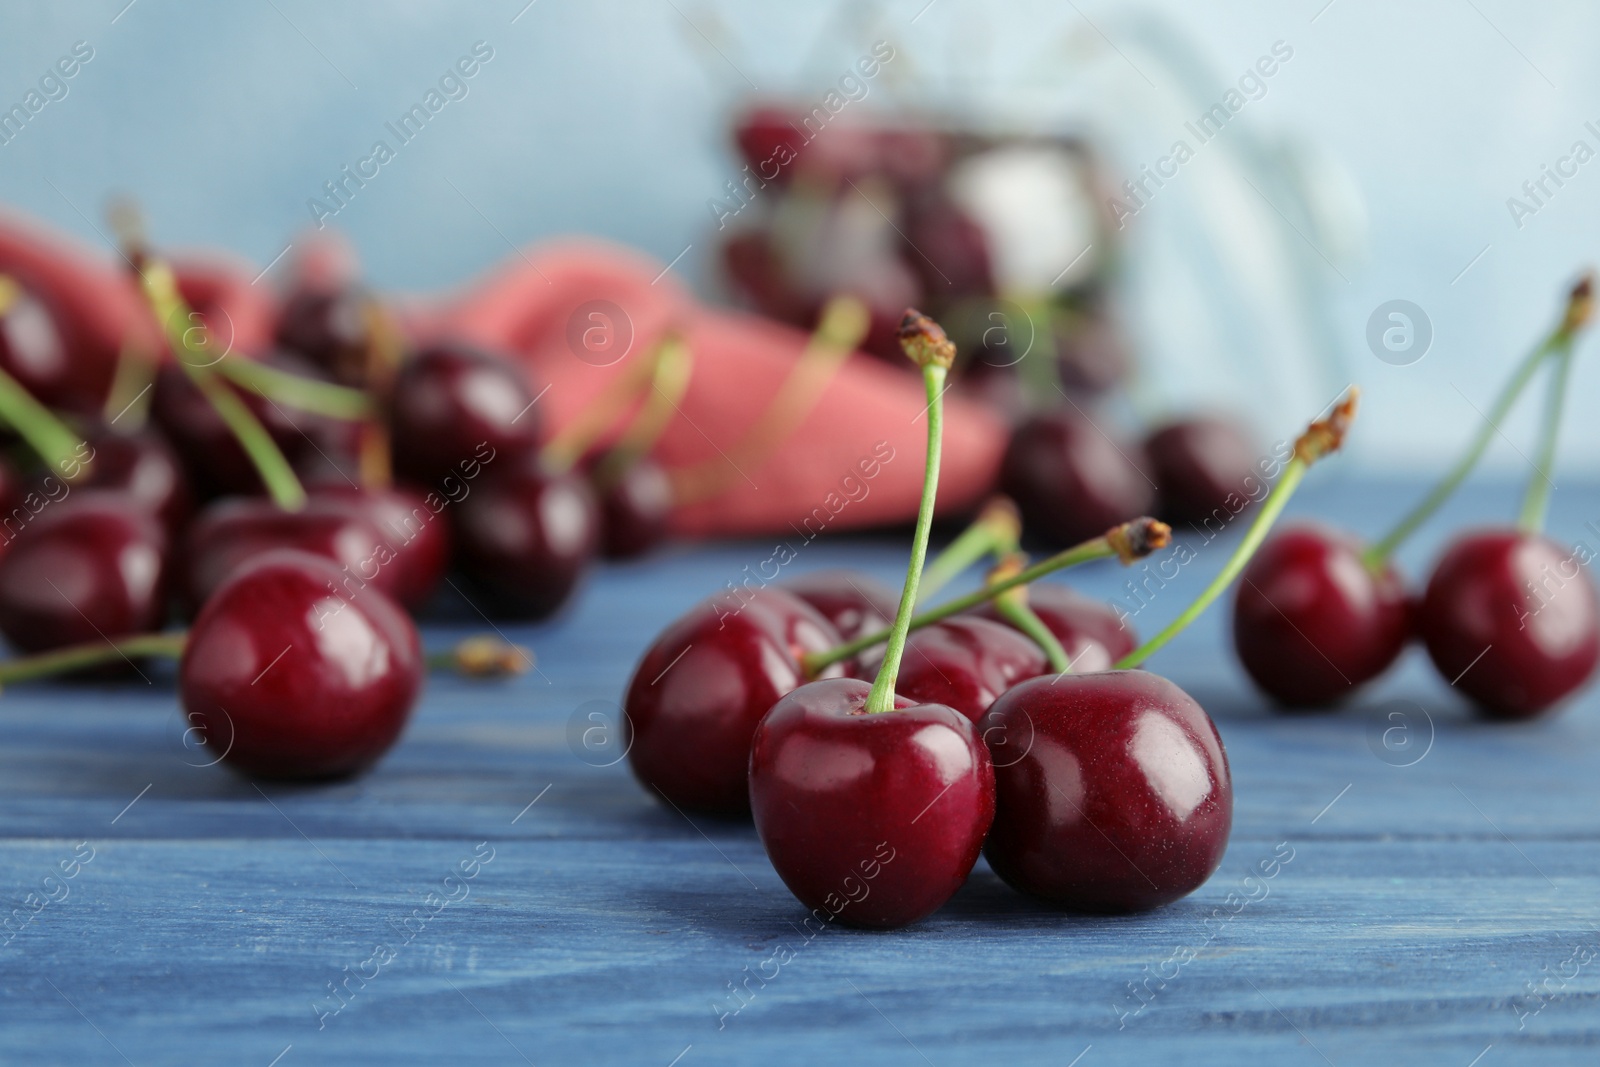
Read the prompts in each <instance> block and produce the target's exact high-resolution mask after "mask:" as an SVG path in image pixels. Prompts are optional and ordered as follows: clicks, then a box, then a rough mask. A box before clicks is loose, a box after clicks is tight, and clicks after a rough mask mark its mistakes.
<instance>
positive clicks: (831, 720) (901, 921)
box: [750, 678, 995, 929]
mask: <svg viewBox="0 0 1600 1067" xmlns="http://www.w3.org/2000/svg"><path fill="white" fill-rule="evenodd" d="M871 688H872V686H871V683H869V682H866V681H864V680H862V679H859V678H835V679H829V680H825V681H818V682H811V683H809V684H807V685H803V686H801V687H800V688H798V689H796V690H794V692H792V693H789V694H788V695H787V696H785V697H783V698H782V699H781V700H779V701H778V702H777V703H776V704H774V705H773V707H772V710H771V711H769V712H768V713H767V715H766V717H765V718H763V719H762V720H761V725H760V726H759V727H758V728H757V730H756V734H755V738H754V740H753V741H752V743H751V747H750V807H751V810H752V812H753V814H754V816H755V823H756V830H757V831H758V832H759V833H760V834H761V843H762V844H763V845H765V846H766V849H767V856H768V857H769V858H770V859H771V860H772V866H773V867H774V868H776V869H777V872H778V875H779V877H781V878H782V879H783V882H784V884H785V885H787V886H788V887H789V889H790V891H791V892H793V893H794V895H795V896H796V897H798V898H799V899H800V902H801V903H802V904H804V905H805V906H806V907H808V908H811V909H813V910H814V913H815V914H817V915H818V917H819V918H822V917H823V913H824V912H825V913H826V914H827V916H829V917H832V918H837V919H838V920H839V921H840V922H843V923H847V924H849V925H851V926H864V927H869V928H875V929H888V928H893V927H897V926H905V925H907V924H908V923H914V922H916V921H917V920H918V919H922V918H924V917H926V916H928V915H930V914H932V913H933V912H934V911H936V910H937V909H938V908H939V907H940V905H942V904H944V902H945V901H947V900H949V899H950V898H951V897H952V896H953V895H955V892H956V890H958V889H960V888H961V886H962V884H963V883H964V882H966V880H967V875H969V874H971V873H972V865H973V864H974V863H976V862H977V861H978V853H979V852H980V851H982V849H983V838H984V835H985V834H986V833H988V832H989V825H990V823H991V822H992V821H993V820H994V815H995V791H994V786H995V779H994V770H993V768H992V767H991V765H990V760H989V752H988V749H987V748H986V747H985V746H984V743H983V739H982V738H981V737H980V736H979V735H978V730H977V728H976V727H975V726H974V725H973V723H972V721H971V720H970V719H968V718H967V717H966V716H964V715H962V714H961V713H960V712H958V711H956V710H954V709H953V708H947V707H945V706H943V705H941V704H919V703H916V702H915V701H912V700H909V699H906V698H904V697H897V698H896V700H895V710H894V711H886V712H881V713H879V714H868V713H867V712H866V710H865V705H866V700H867V693H868V692H869V691H870V690H871Z"/></svg>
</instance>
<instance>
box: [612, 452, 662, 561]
mask: <svg viewBox="0 0 1600 1067" xmlns="http://www.w3.org/2000/svg"><path fill="white" fill-rule="evenodd" d="M593 484H594V490H595V495H596V497H597V498H598V500H599V505H600V551H601V554H602V555H604V556H605V557H606V558H607V559H633V558H635V557H637V556H642V555H644V554H645V553H646V552H648V551H650V550H651V549H652V548H655V547H656V546H657V545H659V544H660V543H661V542H662V541H665V540H666V539H667V528H668V523H669V520H670V519H671V518H672V505H673V499H672V480H671V479H670V478H668V477H667V472H666V470H665V469H663V468H662V466H661V464H659V463H657V462H656V461H655V460H653V459H651V458H650V457H649V456H640V457H639V458H638V459H636V460H634V461H633V462H632V463H629V464H628V465H627V466H626V467H624V468H622V471H621V472H620V473H619V474H616V475H614V476H612V477H610V478H609V479H608V480H605V481H602V480H599V479H595V480H594V482H593Z"/></svg>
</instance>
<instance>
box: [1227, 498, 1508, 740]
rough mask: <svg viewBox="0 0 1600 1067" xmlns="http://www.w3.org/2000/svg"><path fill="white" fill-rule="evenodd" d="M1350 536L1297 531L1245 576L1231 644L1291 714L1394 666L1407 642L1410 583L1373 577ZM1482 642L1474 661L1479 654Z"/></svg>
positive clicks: (1266, 550)
mask: <svg viewBox="0 0 1600 1067" xmlns="http://www.w3.org/2000/svg"><path fill="white" fill-rule="evenodd" d="M1361 551H1362V546H1361V544H1360V543H1359V542H1358V541H1357V540H1356V539H1355V538H1353V537H1351V536H1349V535H1348V534H1345V533H1342V532H1340V531H1337V530H1330V529H1328V528H1326V527H1322V526H1312V525H1301V526H1292V527H1289V528H1288V529H1285V530H1284V531H1283V532H1281V533H1279V534H1276V535H1274V536H1273V537H1271V538H1270V539H1268V541H1267V543H1266V544H1264V545H1262V546H1261V549H1260V551H1258V552H1257V553H1256V555H1255V557H1254V558H1253V559H1251V561H1250V564H1249V565H1248V566H1247V567H1246V568H1245V569H1244V573H1243V574H1242V575H1241V576H1240V578H1239V590H1238V592H1237V593H1236V594H1235V595H1234V608H1233V645H1234V649H1235V650H1236V651H1237V652H1238V655H1239V662H1240V663H1241V664H1243V665H1244V669H1245V671H1246V672H1248V673H1249V675H1250V677H1251V679H1252V680H1254V681H1255V683H1256V685H1258V686H1260V687H1261V689H1262V690H1263V691H1264V692H1265V693H1266V694H1267V695H1268V696H1270V697H1272V698H1273V699H1275V700H1277V701H1279V702H1280V703H1282V704H1284V705H1287V706H1288V707H1291V708H1317V707H1325V706H1327V705H1330V704H1333V703H1336V702H1338V701H1339V700H1342V699H1343V698H1345V697H1347V696H1349V695H1350V694H1351V693H1352V692H1354V691H1355V690H1356V689H1357V688H1359V687H1360V686H1362V685H1364V684H1365V683H1367V682H1369V681H1371V680H1372V679H1373V678H1376V677H1377V676H1378V675H1380V674H1382V673H1383V672H1384V671H1385V670H1387V669H1388V668H1389V665H1390V664H1391V663H1393V662H1394V661H1395V659H1396V657H1398V656H1399V655H1400V653H1401V651H1403V650H1404V648H1405V645H1406V641H1407V640H1408V639H1409V638H1410V634H1411V622H1410V607H1409V602H1408V599H1407V595H1406V589H1405V584H1404V583H1403V582H1402V581H1401V579H1400V575H1399V573H1398V572H1397V571H1395V569H1394V567H1393V566H1392V565H1389V564H1387V563H1386V564H1385V565H1384V568H1383V570H1382V571H1381V572H1379V573H1377V574H1374V573H1373V572H1372V570H1371V569H1370V568H1368V567H1367V565H1366V563H1365V562H1364V561H1363V560H1362V558H1361ZM1482 648H1483V646H1482V645H1479V646H1478V648H1477V649H1475V650H1474V652H1473V654H1474V655H1476V654H1477V652H1480V651H1482Z"/></svg>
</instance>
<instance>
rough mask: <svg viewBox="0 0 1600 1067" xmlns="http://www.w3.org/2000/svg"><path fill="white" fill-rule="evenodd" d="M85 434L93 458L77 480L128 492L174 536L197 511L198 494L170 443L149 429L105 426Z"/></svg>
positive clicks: (82, 484) (87, 485)
mask: <svg viewBox="0 0 1600 1067" xmlns="http://www.w3.org/2000/svg"><path fill="white" fill-rule="evenodd" d="M87 440H88V444H89V447H90V448H91V449H93V455H94V460H93V462H92V463H90V465H89V471H88V476H87V477H86V478H85V479H84V480H83V481H81V482H78V483H77V485H80V486H82V487H83V488H85V489H114V490H118V491H121V492H124V493H127V494H128V495H129V496H130V497H132V498H133V499H134V500H137V501H138V502H139V503H140V504H142V505H144V507H145V508H146V509H147V510H148V511H149V512H150V514H152V515H154V516H155V517H156V518H158V519H160V520H161V523H162V525H163V526H164V527H165V528H166V531H167V534H168V536H170V537H176V536H177V535H178V532H179V531H180V530H182V528H183V525H184V523H186V522H188V521H189V516H190V515H191V514H192V513H193V511H194V497H193V495H192V494H191V493H190V492H189V478H188V475H187V474H185V473H184V469H183V464H182V462H181V461H180V460H179V459H178V454H177V453H176V452H174V451H173V450H172V446H171V445H169V444H167V442H166V441H165V440H163V439H162V438H161V436H160V435H159V434H156V433H154V432H153V431H150V430H140V431H138V432H136V433H116V432H114V431H112V430H110V429H105V428H102V429H99V430H97V431H96V432H95V433H93V434H91V435H90V436H89V437H88V438H87Z"/></svg>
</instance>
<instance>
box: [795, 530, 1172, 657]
mask: <svg viewBox="0 0 1600 1067" xmlns="http://www.w3.org/2000/svg"><path fill="white" fill-rule="evenodd" d="M1171 538H1172V528H1171V527H1170V526H1168V525H1167V524H1166V523H1164V522H1157V521H1156V520H1155V519H1152V518H1149V517H1148V516H1141V517H1140V518H1137V519H1132V520H1130V521H1128V522H1125V523H1123V524H1122V525H1121V526H1116V527H1113V528H1112V529H1110V530H1108V531H1106V533H1104V534H1102V535H1101V536H1099V537H1095V538H1092V539H1090V540H1088V541H1084V542H1083V543H1082V544H1078V545H1073V546H1072V547H1071V548H1068V549H1064V550H1062V551H1060V552H1057V553H1056V554H1055V555H1053V556H1049V557H1047V558H1045V559H1042V560H1040V561H1039V562H1038V563H1035V564H1033V565H1032V566H1030V567H1028V568H1027V569H1025V570H1023V571H1022V572H1021V573H1019V574H1016V575H1014V576H1012V577H1010V578H1005V579H1002V580H1000V581H998V582H991V583H990V584H989V585H986V586H984V587H983V588H982V589H979V590H976V591H975V592H971V593H968V594H966V595H965V596H958V597H956V598H955V599H954V600H947V601H945V602H944V603H943V604H940V605H939V606H938V607H934V608H929V609H927V610H926V611H921V612H918V613H917V614H916V615H914V616H912V619H911V626H910V627H909V629H912V630H920V629H922V628H923V627H924V626H932V625H933V624H934V623H936V622H940V621H942V620H944V619H948V618H949V617H950V616H952V615H959V614H961V613H962V612H963V611H970V610H972V609H973V608H975V607H977V606H978V605H979V604H983V603H987V602H988V601H990V600H993V599H995V598H996V597H998V596H999V595H1000V594H1002V593H1004V592H1006V591H1007V590H1011V589H1015V588H1017V587H1018V586H1020V585H1027V584H1028V583H1030V582H1034V581H1037V580H1038V579H1040V578H1043V577H1044V576H1045V575H1047V574H1054V573H1055V572H1056V571H1062V570H1067V569H1069V568H1071V567H1077V566H1081V565H1083V564H1085V563H1093V562H1094V561H1095V560H1098V559H1119V560H1121V561H1122V563H1123V565H1125V566H1126V565H1127V564H1129V563H1133V562H1134V561H1135V560H1140V559H1143V558H1144V557H1146V556H1148V555H1150V553H1152V552H1156V551H1159V550H1160V549H1163V548H1165V547H1167V545H1168V543H1170V541H1171ZM891 633H892V630H879V631H878V632H877V633H873V634H866V635H864V636H862V637H858V638H856V639H855V640H853V641H846V642H845V643H844V644H842V645H836V646H835V647H833V648H830V649H828V650H826V651H824V652H811V653H807V654H806V655H805V656H802V657H801V660H800V662H801V666H802V667H804V668H805V672H806V676H807V677H809V678H815V677H816V676H817V675H818V674H819V673H821V672H822V671H823V670H824V669H825V668H827V667H830V666H832V665H833V664H835V663H839V662H841V661H843V660H847V659H849V658H850V657H852V656H856V655H860V654H861V653H862V652H865V651H866V650H867V649H869V648H874V647H876V646H878V645H881V644H883V643H884V642H885V641H887V640H889V637H890V634H891Z"/></svg>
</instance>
